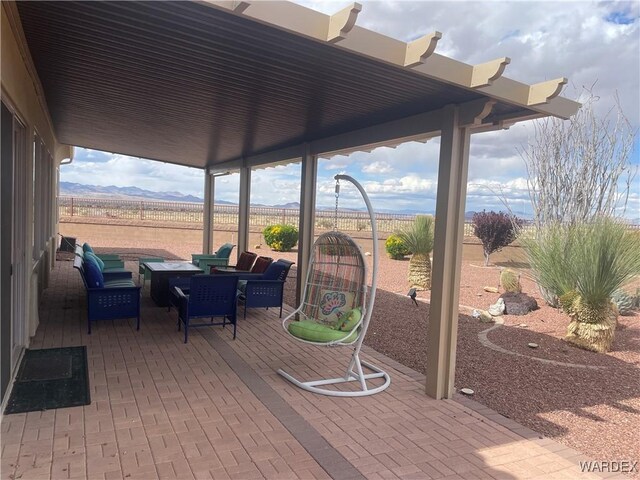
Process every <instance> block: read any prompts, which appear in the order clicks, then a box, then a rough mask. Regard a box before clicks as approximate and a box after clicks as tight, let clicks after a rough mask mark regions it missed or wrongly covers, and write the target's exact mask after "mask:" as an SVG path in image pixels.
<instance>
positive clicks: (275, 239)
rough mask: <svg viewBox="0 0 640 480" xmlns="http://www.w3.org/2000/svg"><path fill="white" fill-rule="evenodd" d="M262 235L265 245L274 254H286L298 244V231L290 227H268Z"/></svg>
mask: <svg viewBox="0 0 640 480" xmlns="http://www.w3.org/2000/svg"><path fill="white" fill-rule="evenodd" d="M262 235H263V236H264V241H265V242H266V244H267V245H269V247H270V248H271V249H272V250H275V251H276V252H288V251H290V250H291V249H292V248H293V247H295V245H296V243H298V229H297V228H296V227H294V226H292V225H269V226H268V227H266V228H265V229H264V230H263V231H262Z"/></svg>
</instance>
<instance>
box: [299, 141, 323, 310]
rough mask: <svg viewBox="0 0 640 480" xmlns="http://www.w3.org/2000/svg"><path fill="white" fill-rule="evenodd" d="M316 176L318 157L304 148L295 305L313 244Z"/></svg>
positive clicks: (304, 277)
mask: <svg viewBox="0 0 640 480" xmlns="http://www.w3.org/2000/svg"><path fill="white" fill-rule="evenodd" d="M317 177H318V157H317V156H316V155H311V154H310V153H309V148H306V150H305V153H304V156H303V157H302V169H301V179H300V222H299V224H298V231H299V236H298V266H297V267H298V268H297V272H298V275H297V279H296V305H299V304H300V300H301V297H302V289H303V287H304V283H305V281H306V279H307V269H308V268H309V255H310V254H311V247H312V246H313V232H314V226H315V223H316V218H315V217H316V181H317Z"/></svg>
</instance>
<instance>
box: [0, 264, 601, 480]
mask: <svg viewBox="0 0 640 480" xmlns="http://www.w3.org/2000/svg"><path fill="white" fill-rule="evenodd" d="M128 267H129V268H130V269H131V270H133V271H136V269H137V264H134V263H129V264H128ZM85 309H86V304H85V299H84V291H83V288H82V285H81V280H80V276H79V274H78V273H77V272H76V271H75V270H73V268H72V265H71V262H58V263H57V266H56V269H55V270H54V272H53V274H52V278H51V284H50V287H49V288H48V289H47V291H46V292H45V294H44V299H43V302H42V304H41V308H40V326H39V328H38V331H37V333H36V336H35V337H34V339H33V342H32V345H31V348H49V347H59V346H75V345H87V348H88V359H89V377H90V382H91V400H92V402H91V404H90V405H87V406H85V407H74V408H64V409H58V410H50V411H44V412H33V413H27V414H14V415H5V416H4V417H3V419H2V473H1V476H2V478H3V479H18V478H21V479H38V478H55V479H65V478H90V479H101V478H105V479H120V478H126V479H134V478H141V479H154V478H181V479H189V478H216V479H224V478H241V479H251V478H277V479H280V478H337V479H339V478H345V479H351V478H372V479H377V478H414V479H421V478H427V479H431V478H433V479H435V478H447V479H449V478H465V479H466V478H473V479H476V478H479V479H482V478H487V479H489V478H500V479H518V478H540V479H542V478H544V479H552V478H576V477H580V478H596V477H595V476H593V475H590V474H582V473H580V469H579V466H578V461H579V460H581V459H583V457H582V456H581V455H580V454H579V453H578V452H576V451H574V450H572V449H570V448H568V447H565V446H563V445H560V444H558V443H556V442H554V441H552V440H550V439H547V438H542V437H541V436H540V435H538V434H536V433H535V432H532V431H531V430H529V429H526V428H524V427H522V426H520V425H518V424H516V423H515V422H512V421H510V420H508V419H506V418H504V417H502V416H500V415H498V414H497V413H495V412H493V411H492V410H490V409H488V408H485V407H483V406H481V405H479V404H477V403H475V402H473V401H470V400H468V399H466V398H461V399H456V400H446V401H435V400H433V399H430V398H429V397H427V396H426V395H425V394H424V393H423V384H424V381H423V378H422V377H421V376H420V375H419V374H417V373H416V372H414V371H412V370H410V369H408V368H406V367H403V366H402V365H399V364H397V363H396V362H393V361H392V360H390V359H388V358H386V357H384V356H383V355H380V354H378V353H376V352H373V351H372V350H370V349H365V352H364V355H363V358H364V359H368V360H373V361H374V362H377V363H378V364H382V365H383V366H384V367H385V368H386V369H387V370H388V371H389V373H390V374H391V377H392V384H391V386H390V387H389V388H388V389H387V390H386V391H385V392H383V393H380V394H378V395H374V396H371V397H364V398H359V399H358V398H338V397H324V396H318V395H314V394H312V393H309V392H305V391H302V390H300V389H298V388H296V387H294V386H293V385H291V384H289V383H288V382H286V381H285V380H284V379H283V378H281V377H280V376H279V375H277V373H276V371H277V369H278V368H281V367H284V368H285V369H287V370H288V371H290V372H296V373H297V374H298V375H300V376H303V377H304V376H305V375H308V376H309V377H308V378H311V377H313V378H317V377H324V376H326V375H332V376H338V375H340V374H342V370H343V369H344V368H345V365H346V362H347V361H348V356H349V354H350V350H349V349H348V348H318V347H310V346H307V345H304V344H302V343H299V342H295V341H293V340H291V339H290V338H289V337H288V336H287V335H286V334H284V333H283V332H282V329H281V327H280V322H279V319H278V315H277V309H270V310H268V311H267V310H262V309H259V310H258V309H255V310H252V311H250V313H249V315H248V318H247V319H246V320H243V319H242V318H241V315H239V324H238V337H237V339H236V340H235V341H233V340H232V339H231V331H232V329H231V328H226V329H223V328H222V327H206V328H201V329H197V330H196V329H194V330H193V334H192V335H190V338H189V343H188V344H186V345H185V344H184V343H182V336H181V335H180V334H179V333H178V332H177V331H176V324H175V318H176V317H175V312H167V311H166V309H165V308H159V307H156V306H155V305H154V304H153V303H152V301H151V300H150V299H149V291H148V286H147V289H146V290H145V291H144V292H143V311H142V327H141V330H140V331H139V332H136V330H135V322H134V320H129V321H127V320H120V321H114V322H102V323H97V324H95V326H94V327H93V333H92V335H87V333H86V320H85ZM305 378H307V377H305Z"/></svg>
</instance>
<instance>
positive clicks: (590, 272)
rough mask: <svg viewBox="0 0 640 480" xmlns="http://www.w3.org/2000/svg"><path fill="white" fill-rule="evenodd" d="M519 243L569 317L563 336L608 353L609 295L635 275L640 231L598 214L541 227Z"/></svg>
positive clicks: (612, 316) (613, 318)
mask: <svg viewBox="0 0 640 480" xmlns="http://www.w3.org/2000/svg"><path fill="white" fill-rule="evenodd" d="M523 245H524V247H525V251H526V253H527V257H528V260H529V263H530V265H531V269H532V272H533V275H534V276H535V278H536V280H537V281H538V283H539V284H540V285H541V286H542V287H543V288H545V289H548V290H549V291H551V292H552V293H553V294H555V295H556V296H557V297H558V298H559V303H560V305H561V306H562V308H563V310H564V311H565V312H566V313H567V314H569V316H570V317H571V322H570V323H569V327H568V333H567V337H566V340H567V341H569V342H571V343H573V344H575V345H577V346H579V347H581V348H585V349H588V350H593V351H596V352H607V351H609V350H610V348H611V344H612V343H613V339H614V332H615V327H616V324H617V317H618V312H617V309H616V307H615V305H614V304H613V303H612V302H611V296H612V295H613V293H614V292H615V291H616V290H617V289H619V288H621V287H622V286H624V285H625V284H626V283H628V282H629V281H630V280H632V279H633V278H634V277H635V276H636V275H639V274H640V235H638V233H636V232H633V231H631V230H629V229H628V228H627V227H626V226H625V225H624V224H622V223H620V222H618V221H616V220H613V219H610V218H598V219H595V220H593V221H591V222H589V223H580V224H576V225H572V226H562V225H550V226H547V227H543V228H542V229H541V230H539V231H538V232H537V233H536V235H535V236H530V237H527V238H524V239H523Z"/></svg>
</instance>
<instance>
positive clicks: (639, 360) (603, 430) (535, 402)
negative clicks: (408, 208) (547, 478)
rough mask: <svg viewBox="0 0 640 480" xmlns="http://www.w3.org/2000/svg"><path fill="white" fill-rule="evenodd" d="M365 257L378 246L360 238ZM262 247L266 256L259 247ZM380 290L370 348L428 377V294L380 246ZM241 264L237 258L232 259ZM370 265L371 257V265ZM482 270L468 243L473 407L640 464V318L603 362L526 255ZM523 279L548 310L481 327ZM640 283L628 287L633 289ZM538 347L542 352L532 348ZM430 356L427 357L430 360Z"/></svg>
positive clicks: (158, 235)
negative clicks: (578, 343)
mask: <svg viewBox="0 0 640 480" xmlns="http://www.w3.org/2000/svg"><path fill="white" fill-rule="evenodd" d="M60 231H61V234H62V235H65V236H72V237H76V238H77V240H78V241H79V242H84V241H88V242H89V243H91V244H92V245H93V246H95V247H98V251H103V252H113V253H121V254H122V255H123V256H125V258H127V259H131V260H135V259H137V257H138V256H140V255H147V254H149V255H159V256H163V257H165V258H174V259H177V258H184V259H189V258H190V255H191V253H198V252H200V251H201V250H202V231H201V230H185V229H167V228H162V229H155V228H148V227H136V226H112V225H111V226H110V225H101V224H91V225H89V224H76V223H62V224H61V225H60ZM235 238H237V235H236V234H235V233H233V232H215V234H214V245H215V246H216V247H217V246H219V245H220V244H222V243H225V242H233V241H234V239H235ZM357 241H358V242H359V243H360V245H361V246H362V248H363V249H364V250H365V251H371V249H372V241H371V239H366V238H357ZM250 246H251V247H252V249H254V250H255V251H256V253H259V254H262V255H268V256H272V257H273V258H287V259H290V260H293V261H296V260H297V252H295V251H294V252H288V253H278V252H271V250H270V249H268V247H266V246H265V245H264V244H263V241H262V239H261V236H260V233H259V232H254V233H252V235H251V237H250ZM256 246H260V248H255V247H256ZM380 253H381V255H380V267H379V272H380V275H379V290H378V293H377V296H376V305H375V308H374V313H373V316H372V322H371V325H370V329H369V332H368V334H367V339H366V342H365V343H367V344H368V345H369V346H371V347H373V348H375V349H376V350H378V351H380V352H382V353H384V354H386V355H388V356H390V357H392V358H394V359H396V360H398V361H400V362H401V363H403V364H405V365H407V366H409V367H411V368H414V369H416V370H418V371H422V372H424V365H425V360H426V357H427V356H428V354H429V352H428V351H427V346H426V335H427V329H428V321H429V304H428V300H429V292H419V294H418V299H419V300H420V301H419V303H418V306H415V305H414V304H413V303H412V302H411V300H410V299H409V298H408V297H407V296H406V293H407V290H408V285H407V281H406V274H407V268H408V261H407V260H405V261H397V260H391V259H389V258H387V256H386V254H385V252H384V245H383V242H380ZM232 258H233V256H232ZM369 258H371V257H369ZM491 260H492V263H493V265H492V266H490V267H483V266H482V265H483V262H484V259H483V256H482V248H481V246H480V245H479V244H478V242H477V241H474V239H466V242H465V245H464V248H463V265H462V276H461V284H460V304H461V315H460V317H459V322H458V350H457V364H456V388H457V389H459V388H463V387H468V388H472V389H473V390H474V391H475V395H474V399H475V400H477V401H479V402H481V403H484V404H485V405H487V406H489V407H491V408H493V409H494V410H496V411H498V412H500V413H501V414H503V415H505V416H507V417H510V418H513V419H514V420H516V421H517V422H519V423H521V424H523V425H526V426H528V427H530V428H532V429H534V430H536V431H538V432H540V433H542V434H545V435H547V436H550V437H553V438H555V439H556V440H558V441H560V442H562V443H565V444H568V445H570V446H572V447H574V448H576V449H578V450H580V451H582V452H584V453H585V454H587V455H590V456H591V457H592V458H593V459H594V460H617V461H621V460H638V459H640V441H639V440H640V438H639V436H638V435H639V434H638V432H639V431H640V382H639V381H638V379H639V378H640V341H639V340H640V315H639V314H638V313H637V312H636V313H635V315H633V316H628V317H620V319H619V322H620V327H619V329H618V330H617V331H616V340H615V343H614V348H613V351H612V352H610V353H608V354H605V355H601V354H595V353H591V352H586V351H582V350H579V349H576V348H574V347H571V346H569V345H568V344H567V343H565V342H563V341H562V337H563V336H564V334H565V332H566V326H567V324H568V318H567V317H566V316H565V315H564V314H563V313H562V312H559V311H558V310H555V309H553V308H550V307H548V306H546V305H544V302H543V300H542V299H541V298H540V296H539V294H538V291H537V288H536V286H535V284H534V282H533V281H531V280H530V279H529V278H528V271H527V268H526V267H527V265H526V263H524V258H523V254H522V251H521V249H520V248H519V247H507V248H505V249H504V250H503V251H502V252H499V253H496V254H494V255H492V257H491ZM504 266H509V267H511V268H514V269H516V270H517V271H519V272H520V273H521V274H522V278H521V281H522V285H523V289H524V292H525V293H527V294H529V295H531V296H533V297H534V298H535V299H536V300H537V302H538V304H539V305H540V308H539V309H538V310H536V311H534V312H531V313H529V314H528V315H526V316H513V315H506V316H504V317H502V319H503V322H504V325H498V326H496V325H493V324H484V323H480V322H479V321H478V320H476V319H474V318H472V317H471V316H469V314H470V313H471V311H472V310H473V309H474V308H482V309H486V308H488V306H489V305H490V304H492V303H494V302H495V301H496V300H497V298H498V296H499V294H498V293H487V292H485V291H484V290H483V287H484V286H494V287H496V286H498V285H499V275H500V268H501V267H504ZM295 275H296V272H295V267H294V269H292V272H291V274H290V279H289V281H287V287H288V288H287V292H286V295H285V301H287V303H290V304H292V303H294V301H295V293H294V292H295V281H294V278H295ZM639 285H640V282H638V281H636V282H635V283H634V285H633V286H631V287H629V290H630V291H632V292H633V291H635V288H637V287H638V286H639ZM530 342H534V343H536V344H538V345H539V347H538V348H537V349H535V350H533V349H531V348H529V347H527V344H528V343H530ZM425 352H426V353H425Z"/></svg>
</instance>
